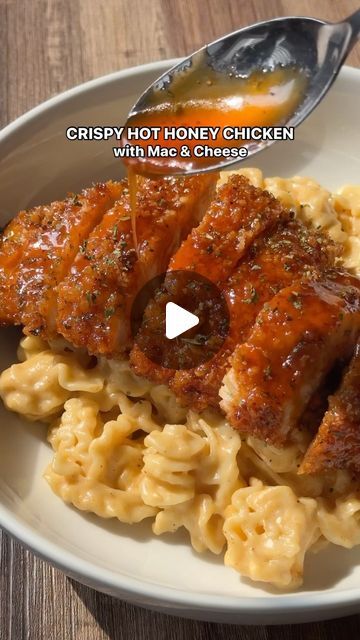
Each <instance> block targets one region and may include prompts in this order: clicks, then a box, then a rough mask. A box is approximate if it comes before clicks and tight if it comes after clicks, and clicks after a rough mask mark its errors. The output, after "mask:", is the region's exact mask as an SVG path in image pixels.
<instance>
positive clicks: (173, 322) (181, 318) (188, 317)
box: [165, 302, 199, 340]
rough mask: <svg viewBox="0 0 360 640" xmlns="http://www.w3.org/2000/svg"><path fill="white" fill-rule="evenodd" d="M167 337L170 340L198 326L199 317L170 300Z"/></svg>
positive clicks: (167, 308)
mask: <svg viewBox="0 0 360 640" xmlns="http://www.w3.org/2000/svg"><path fill="white" fill-rule="evenodd" d="M165 322H166V337H167V338H168V339H169V340H173V338H177V336H181V334H182V333H185V331H188V330H189V329H192V328H193V327H196V325H197V324H199V318H198V317H197V316H196V315H195V314H194V313H190V311H186V309H184V308H183V307H180V306H179V305H178V304H175V302H168V303H167V305H166V317H165Z"/></svg>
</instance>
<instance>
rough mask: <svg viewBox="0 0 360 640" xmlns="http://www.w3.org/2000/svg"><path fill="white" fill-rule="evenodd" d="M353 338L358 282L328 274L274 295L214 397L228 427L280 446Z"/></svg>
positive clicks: (359, 305) (358, 319) (359, 320)
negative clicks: (218, 394) (219, 397)
mask: <svg viewBox="0 0 360 640" xmlns="http://www.w3.org/2000/svg"><path fill="white" fill-rule="evenodd" d="M359 332H360V282H359V280H358V279H357V278H355V277H353V278H351V276H342V274H337V273H329V274H328V276H325V275H324V276H323V277H322V278H321V279H320V280H319V281H316V282H308V283H304V282H298V283H294V284H293V285H292V286H290V287H287V288H285V289H282V290H281V291H280V292H279V293H278V294H277V295H275V296H274V298H273V299H272V300H271V301H270V302H269V303H267V304H265V305H264V307H263V309H262V311H261V312H260V313H259V315H258V317H257V320H256V323H255V325H254V328H253V330H252V332H251V334H250V336H249V338H248V340H247V341H246V342H245V343H243V344H241V345H238V347H237V348H236V349H235V351H234V354H233V355H232V357H231V365H232V368H231V369H230V371H229V372H228V373H227V374H226V376H225V378H224V382H223V387H222V388H221V390H220V395H221V396H222V398H223V400H222V402H221V406H222V408H223V410H224V411H225V413H226V415H227V418H228V420H229V421H230V423H231V424H232V425H233V426H234V427H235V428H237V429H239V430H240V431H243V432H244V433H249V434H251V435H254V436H256V437H258V438H261V439H263V440H265V441H267V442H270V443H272V444H274V445H277V446H281V445H283V444H285V443H286V441H287V440H288V438H289V436H290V434H291V431H292V429H293V428H294V427H295V425H296V423H297V420H298V419H299V418H300V416H301V414H302V412H303V411H304V409H305V407H306V405H307V403H308V402H309V400H310V398H311V396H312V395H313V393H314V391H315V390H316V389H317V388H318V387H319V385H320V383H321V382H322V380H323V379H324V377H325V375H326V374H327V373H328V371H329V370H330V369H331V367H332V366H333V364H334V362H335V361H336V360H337V359H339V358H346V357H350V355H351V353H352V351H353V349H354V346H355V344H356V341H357V338H358V335H359Z"/></svg>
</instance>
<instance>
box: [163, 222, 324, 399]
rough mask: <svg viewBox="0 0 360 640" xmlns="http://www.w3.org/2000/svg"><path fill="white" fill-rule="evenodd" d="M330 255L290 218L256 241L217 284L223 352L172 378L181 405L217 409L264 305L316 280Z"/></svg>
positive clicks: (317, 236)
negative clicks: (301, 281) (298, 283)
mask: <svg viewBox="0 0 360 640" xmlns="http://www.w3.org/2000/svg"><path fill="white" fill-rule="evenodd" d="M335 253H336V248H335V246H334V245H333V243H332V242H331V241H330V240H328V239H326V237H325V236H324V235H323V234H321V233H317V232H314V231H310V230H308V229H307V228H306V227H305V225H304V224H303V223H301V222H298V221H295V220H291V221H289V222H286V223H283V222H282V223H279V224H278V225H277V227H276V228H275V229H270V230H269V231H268V232H267V233H266V234H265V236H261V237H259V238H257V239H256V240H255V242H254V243H253V244H252V245H251V247H250V249H249V251H248V252H247V254H246V255H245V257H244V258H243V260H241V261H240V263H239V264H238V266H237V267H236V269H235V271H234V272H233V274H232V275H231V276H230V278H229V279H228V280H227V281H226V283H224V285H223V286H222V290H223V292H224V294H225V296H226V299H227V301H228V306H229V310H230V333H229V336H228V338H227V340H226V342H225V344H224V346H223V348H222V349H221V351H219V352H218V353H217V354H216V356H215V357H214V358H213V359H212V360H210V361H209V362H207V363H205V364H203V365H201V366H200V367H197V368H196V369H194V370H190V371H178V372H176V374H175V376H174V378H173V379H172V380H171V384H170V386H171V388H172V389H173V391H174V392H175V393H176V395H177V396H178V397H179V398H180V400H181V402H182V403H184V404H186V405H190V406H191V407H192V408H196V409H197V410H202V409H204V408H205V407H206V406H209V405H211V406H213V407H218V405H219V402H220V397H219V389H220V386H221V383H222V379H223V377H224V375H225V373H226V371H227V368H228V366H229V365H228V360H229V356H231V354H232V353H233V351H234V349H235V347H236V346H237V345H238V344H241V343H242V342H244V341H245V340H246V339H247V337H248V335H249V333H250V331H251V330H252V328H253V325H254V322H255V319H256V316H257V314H258V313H259V311H260V310H261V309H262V307H263V305H264V303H266V302H268V301H269V300H271V298H273V296H274V295H276V294H277V293H278V291H279V290H280V289H282V288H283V287H286V286H287V285H288V284H290V283H291V282H294V281H295V280H296V279H298V278H299V277H303V278H308V279H310V278H313V279H314V278H316V277H319V275H320V273H321V270H323V269H325V268H327V267H329V266H331V265H332V264H333V262H334V257H335Z"/></svg>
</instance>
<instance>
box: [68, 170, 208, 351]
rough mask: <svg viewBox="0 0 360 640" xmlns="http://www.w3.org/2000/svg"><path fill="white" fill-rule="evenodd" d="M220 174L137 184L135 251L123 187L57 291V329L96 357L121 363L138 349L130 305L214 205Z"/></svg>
mask: <svg viewBox="0 0 360 640" xmlns="http://www.w3.org/2000/svg"><path fill="white" fill-rule="evenodd" d="M216 180H217V175H216V174H206V175H204V176H196V177H192V178H180V179H176V178H170V179H165V180H148V179H145V178H140V179H139V180H138V190H137V205H136V232H137V240H138V247H137V251H136V248H135V247H134V242H133V235H132V226H131V219H130V199H129V193H128V189H127V188H125V189H123V191H122V193H121V196H120V198H119V199H118V201H117V202H116V203H115V205H114V206H113V208H112V209H110V210H109V211H107V213H106V214H105V215H104V217H103V219H102V221H101V222H100V223H99V225H98V226H97V227H96V228H95V229H94V230H93V231H92V233H91V234H90V236H89V238H88V239H87V240H86V241H85V242H84V243H83V244H82V245H81V246H80V251H79V252H78V254H77V256H76V258H75V260H74V263H73V265H72V267H71V269H70V272H69V274H68V276H67V277H66V278H65V279H64V280H63V281H62V282H61V283H60V284H59V286H58V289H57V330H58V332H59V333H60V334H61V335H63V336H64V337H65V338H66V339H67V340H68V341H69V342H71V343H72V344H74V345H76V346H79V347H86V349H87V350H88V351H89V352H90V353H92V354H96V355H98V354H101V355H105V356H107V357H112V358H114V357H118V356H119V355H121V354H123V353H124V352H125V351H126V350H127V349H129V348H130V347H131V344H132V336H131V326H130V315H131V306H132V303H133V301H134V298H135V296H136V294H137V292H138V291H139V290H140V289H141V288H142V286H143V285H144V284H145V283H146V282H147V281H149V280H150V279H151V278H153V277H155V276H157V275H159V274H161V273H163V272H164V271H166V269H167V266H168V263H169V260H170V258H171V256H172V254H173V253H174V251H176V250H177V249H178V247H179V245H180V243H181V241H182V240H183V239H184V237H186V236H187V235H188V233H189V232H190V230H191V229H192V227H193V226H194V225H195V224H197V223H198V222H199V220H200V219H201V218H202V216H203V215H204V213H205V210H206V208H207V207H208V205H209V201H210V200H211V198H212V195H213V191H214V189H215V184H216Z"/></svg>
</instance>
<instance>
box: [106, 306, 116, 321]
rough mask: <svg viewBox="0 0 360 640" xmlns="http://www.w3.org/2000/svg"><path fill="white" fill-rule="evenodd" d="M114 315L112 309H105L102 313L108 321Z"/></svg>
mask: <svg viewBox="0 0 360 640" xmlns="http://www.w3.org/2000/svg"><path fill="white" fill-rule="evenodd" d="M114 313H115V309H114V307H107V308H106V309H105V311H104V316H105V318H106V319H107V320H108V319H109V318H111V317H112V316H113V315H114Z"/></svg>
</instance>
